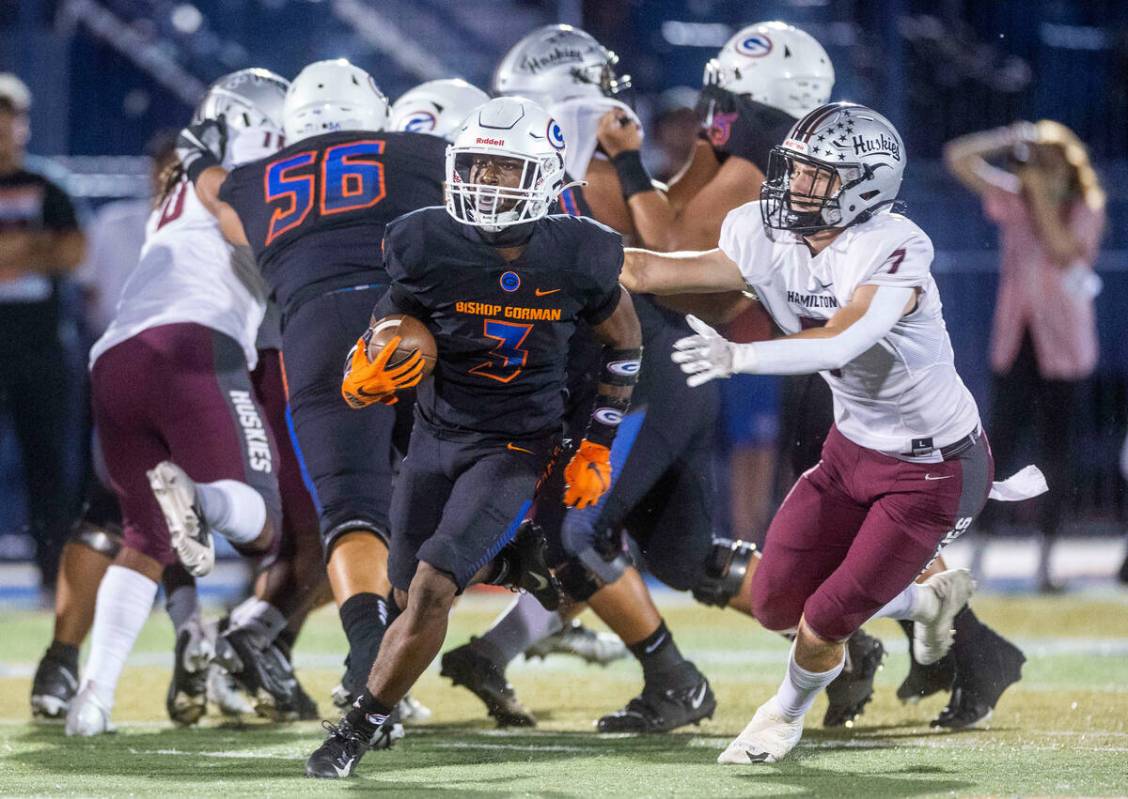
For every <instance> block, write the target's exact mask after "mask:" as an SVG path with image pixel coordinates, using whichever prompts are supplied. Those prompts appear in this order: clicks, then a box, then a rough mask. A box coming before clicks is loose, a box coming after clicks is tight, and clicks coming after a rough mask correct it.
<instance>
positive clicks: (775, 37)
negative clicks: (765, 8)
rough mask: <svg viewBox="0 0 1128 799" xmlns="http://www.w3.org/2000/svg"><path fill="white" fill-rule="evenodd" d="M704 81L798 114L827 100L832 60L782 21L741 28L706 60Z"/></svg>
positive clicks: (831, 86)
mask: <svg viewBox="0 0 1128 799" xmlns="http://www.w3.org/2000/svg"><path fill="white" fill-rule="evenodd" d="M705 84H706V85H715V86H719V87H720V88H722V89H724V90H726V91H729V92H732V93H733V94H745V95H748V96H750V97H751V98H752V99H753V100H755V101H756V102H758V103H763V104H764V105H769V106H771V107H772V108H778V109H779V110H781V111H785V112H787V113H788V114H791V116H793V117H801V116H803V115H804V114H806V113H807V112H808V111H810V110H811V109H812V108H817V107H818V106H820V105H823V104H825V103H827V102H828V101H829V100H830V93H831V92H832V91H833V90H834V65H833V64H831V63H830V56H828V55H827V54H826V50H824V49H823V46H822V45H821V44H819V43H818V42H817V41H816V40H815V38H814V37H813V36H811V34H809V33H807V32H806V31H801V30H799V29H798V28H796V27H793V26H791V25H788V24H787V23H785V22H761V23H758V24H756V25H749V26H748V27H747V28H742V29H741V30H740V31H738V32H737V33H736V35H735V36H733V37H732V38H731V39H729V40H728V41H727V42H725V46H724V47H722V48H721V51H720V52H719V53H717V57H716V58H713V59H710V61H709V62H708V63H707V64H706V65H705Z"/></svg>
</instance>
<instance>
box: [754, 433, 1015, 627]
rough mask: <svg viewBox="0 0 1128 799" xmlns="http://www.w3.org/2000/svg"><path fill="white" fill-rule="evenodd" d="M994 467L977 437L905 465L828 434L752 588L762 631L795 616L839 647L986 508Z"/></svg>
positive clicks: (771, 537)
mask: <svg viewBox="0 0 1128 799" xmlns="http://www.w3.org/2000/svg"><path fill="white" fill-rule="evenodd" d="M993 479H994V460H993V459H992V456H991V448H990V445H989V444H988V442H987V438H986V436H985V435H980V436H979V438H978V439H977V441H976V443H975V445H974V446H972V447H970V448H968V449H966V450H964V451H963V452H962V453H960V454H959V455H958V456H956V457H954V458H952V459H951V460H944V461H940V462H937V463H918V462H910V461H903V460H900V459H898V458H894V457H890V456H888V455H883V454H881V453H879V452H876V451H874V450H870V449H866V448H864V447H861V446H858V445H857V444H855V443H854V442H852V441H850V440H849V439H847V438H846V437H845V436H843V435H842V434H841V433H840V432H839V431H838V428H837V427H832V428H831V430H830V432H829V433H828V434H827V437H826V442H825V443H824V444H823V450H822V460H820V461H819V463H818V464H817V465H816V466H815V467H814V468H812V469H810V470H809V471H807V472H805V473H804V474H803V475H802V476H801V477H800V478H799V480H798V481H797V482H796V483H795V486H794V487H793V488H792V489H791V492H790V493H789V494H788V495H787V498H786V499H785V500H784V501H783V504H782V505H781V506H780V508H779V511H778V512H777V513H776V515H775V518H774V519H773V520H772V523H771V526H770V527H769V528H768V533H767V537H766V540H765V542H764V557H763V560H762V561H761V562H760V566H759V569H758V570H757V572H756V577H755V580H754V581H753V584H752V610H753V613H754V614H755V616H756V618H757V619H758V620H759V621H760V623H761V624H763V625H764V627H766V628H767V629H769V630H778V631H785V630H791V629H794V628H795V627H796V626H797V625H798V624H799V619H800V617H805V618H806V621H807V625H808V626H809V627H810V628H811V629H812V630H813V631H814V632H815V633H816V634H818V635H819V636H820V637H822V638H824V639H827V640H831V641H843V640H845V639H847V638H849V637H850V635H852V634H853V633H854V632H855V631H856V630H857V629H858V628H859V627H861V626H862V624H864V623H865V622H866V621H867V620H868V619H870V618H871V617H872V616H873V614H874V613H876V612H877V611H878V610H880V609H881V608H882V607H884V606H885V604H886V603H888V602H889V601H890V600H891V599H893V598H894V597H895V596H897V594H899V593H900V592H901V591H903V590H904V589H905V588H906V587H907V586H908V585H909V584H910V583H912V581H913V580H915V579H916V578H917V576H918V575H919V574H920V573H921V571H922V570H923V569H924V568H925V567H926V566H927V565H928V564H929V563H930V562H931V561H932V559H933V558H935V557H936V555H937V553H938V551H939V549H940V547H942V546H944V545H945V544H947V543H950V542H951V541H953V540H955V539H956V538H957V537H958V536H959V535H960V534H961V533H963V532H964V531H965V530H966V529H967V528H968V527H969V526H970V525H971V522H972V520H973V519H974V518H975V516H976V514H978V513H979V511H980V510H981V509H982V508H983V504H984V503H985V502H986V501H987V494H988V492H989V491H990V488H991V481H992V480H993Z"/></svg>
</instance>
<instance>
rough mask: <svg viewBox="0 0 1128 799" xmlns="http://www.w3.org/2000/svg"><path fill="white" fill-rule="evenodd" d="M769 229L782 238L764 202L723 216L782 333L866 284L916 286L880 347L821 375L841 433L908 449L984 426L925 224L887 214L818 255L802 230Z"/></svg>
mask: <svg viewBox="0 0 1128 799" xmlns="http://www.w3.org/2000/svg"><path fill="white" fill-rule="evenodd" d="M772 234H773V235H774V236H775V239H776V240H775V241H773V240H772V239H771V238H769V236H768V231H767V230H766V229H765V227H764V222H763V220H762V218H761V216H760V203H758V202H751V203H747V204H746V205H742V206H740V207H739V208H736V209H734V210H733V211H731V212H729V214H728V216H726V217H725V221H724V224H723V226H722V227H721V239H720V248H721V250H722V251H724V253H725V254H726V255H728V257H729V258H731V259H732V260H733V261H734V262H735V263H736V264H737V266H739V267H740V271H741V274H743V276H744V280H745V282H746V283H747V284H748V285H749V287H750V288H752V289H753V290H754V291H755V293H756V295H757V296H758V297H759V299H760V302H761V303H762V304H763V306H764V308H765V309H766V310H767V311H768V313H769V314H770V315H771V316H772V318H773V319H774V320H775V322H776V324H778V325H779V327H780V329H781V330H783V332H785V333H798V332H799V331H801V330H803V329H805V328H809V327H812V326H821V325H824V324H826V322H827V320H829V319H830V318H831V317H832V316H834V314H835V313H837V312H838V310H839V309H840V308H842V307H843V306H845V305H846V304H847V303H848V302H849V301H850V298H851V296H852V295H853V294H854V291H855V290H856V289H857V288H858V287H859V286H863V285H877V286H901V287H905V288H915V289H917V290H918V294H917V307H916V309H915V310H914V311H913V312H912V313H910V314H908V315H907V316H903V317H902V318H901V319H900V321H898V322H897V324H896V325H894V326H893V329H892V330H891V331H890V332H889V333H888V334H887V335H886V336H885V337H884V338H882V339H881V340H880V341H879V342H878V343H877V344H876V345H874V346H873V347H871V348H870V349H869V350H868V351H866V352H864V353H862V354H861V355H860V356H858V357H857V358H855V359H854V360H853V361H851V362H850V363H848V364H847V365H846V366H844V367H843V368H842V369H837V370H834V371H833V372H822V373H821V374H822V376H823V377H824V378H825V379H826V381H827V382H828V383H829V384H830V388H831V390H832V392H833V394H834V418H835V424H836V425H837V426H838V429H839V430H840V431H841V432H842V434H843V435H844V436H846V437H847V438H849V439H850V440H851V441H853V442H854V443H856V444H858V445H859V446H863V447H867V448H869V449H874V450H877V451H879V452H886V453H890V454H896V455H899V456H902V457H903V456H904V455H906V454H910V453H912V452H913V450H914V449H917V450H918V452H920V451H921V449H922V447H921V441H920V440H921V439H932V444H931V446H932V447H935V448H940V447H944V446H946V445H948V444H951V443H954V442H956V441H958V440H959V439H961V438H963V437H964V436H966V435H968V434H969V433H972V432H974V431H976V430H977V429H978V428H979V409H978V408H977V407H976V404H975V400H974V399H973V398H972V396H971V392H969V391H968V390H967V387H966V386H964V384H963V381H962V380H961V379H960V376H959V375H958V374H957V373H956V367H955V364H954V362H953V353H952V345H951V342H950V341H949V339H948V330H947V327H946V326H945V325H944V317H943V314H942V309H941V305H940V295H939V292H938V291H937V288H936V282H935V281H934V280H933V278H932V275H931V273H930V271H929V270H930V267H931V265H932V252H933V251H932V242H931V241H930V240H929V238H928V236H927V235H926V234H925V233H924V231H922V230H921V229H920V228H919V227H917V226H916V224H914V223H913V222H911V221H910V220H909V219H907V218H905V217H903V216H901V215H900V214H893V213H881V214H877V215H876V216H874V217H873V218H872V219H870V220H869V221H866V222H862V223H860V224H857V225H853V226H851V227H848V228H846V230H845V231H844V232H843V233H841V234H839V236H838V237H837V238H836V239H834V241H833V242H832V243H831V244H830V245H829V246H828V247H827V248H826V249H824V250H823V251H822V252H820V253H819V254H818V255H815V256H812V255H811V253H810V250H808V249H807V246H806V244H804V243H803V241H802V240H801V239H800V238H799V237H797V236H795V235H793V234H790V233H786V232H782V231H772ZM920 454H923V453H920ZM930 457H939V456H938V455H936V454H933V455H931V456H930Z"/></svg>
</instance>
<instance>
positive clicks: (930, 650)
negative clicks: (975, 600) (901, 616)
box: [913, 569, 975, 666]
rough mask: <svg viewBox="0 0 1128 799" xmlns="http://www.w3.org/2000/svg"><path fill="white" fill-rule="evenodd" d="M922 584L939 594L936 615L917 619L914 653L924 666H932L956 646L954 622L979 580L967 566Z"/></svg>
mask: <svg viewBox="0 0 1128 799" xmlns="http://www.w3.org/2000/svg"><path fill="white" fill-rule="evenodd" d="M920 587H921V588H923V589H927V590H930V591H932V593H933V594H934V595H935V597H936V611H935V616H933V618H932V619H931V620H929V621H927V622H920V621H916V622H913V656H914V657H916V659H917V662H918V663H920V664H921V665H922V666H928V665H931V664H933V663H935V662H936V661H938V660H940V658H942V657H944V655H946V654H948V650H949V649H951V648H952V642H953V641H955V638H956V631H955V630H954V629H952V624H953V623H954V622H955V619H956V616H957V614H959V612H960V611H961V610H963V607H964V605H966V604H967V601H968V600H969V599H971V595H972V594H974V593H975V580H973V579H971V572H969V571H968V570H967V569H949V570H948V571H946V572H940V573H939V574H934V575H932V576H931V577H929V578H928V579H927V580H925V581H924V582H923V583H921V584H920Z"/></svg>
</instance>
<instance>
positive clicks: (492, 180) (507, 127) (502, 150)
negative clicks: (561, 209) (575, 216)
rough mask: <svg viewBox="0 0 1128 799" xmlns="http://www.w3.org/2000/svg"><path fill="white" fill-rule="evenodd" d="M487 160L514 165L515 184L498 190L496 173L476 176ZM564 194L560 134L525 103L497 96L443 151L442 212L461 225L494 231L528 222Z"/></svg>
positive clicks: (544, 115) (537, 109)
mask: <svg viewBox="0 0 1128 799" xmlns="http://www.w3.org/2000/svg"><path fill="white" fill-rule="evenodd" d="M490 157H493V158H495V159H509V160H510V161H512V162H516V163H514V164H513V169H514V178H513V180H512V183H514V184H515V185H511V186H503V185H501V182H500V178H499V176H498V173H497V170H493V171H492V172H491V173H489V174H486V175H483V174H482V173H481V172H480V171H479V170H480V164H481V163H482V162H483V161H485V160H487V159H489V158H490ZM518 169H519V172H518V171H516V170H518ZM563 189H564V133H563V132H562V131H561V129H560V125H559V124H558V123H557V122H556V120H555V119H553V118H552V117H551V116H549V115H548V112H546V111H545V110H544V109H543V108H541V107H540V106H539V105H537V104H536V103H534V102H533V101H531V100H529V99H527V98H524V97H496V98H494V99H493V100H490V101H489V102H487V103H485V104H484V105H481V106H479V107H478V108H476V109H475V110H474V111H473V112H471V114H470V116H469V118H468V119H467V120H466V122H465V123H464V124H463V125H462V128H461V129H460V130H459V131H458V133H457V135H456V136H455V137H454V142H453V143H452V144H451V145H450V146H448V147H447V153H446V207H447V212H448V213H450V215H451V216H453V217H454V218H455V219H457V220H458V221H459V222H462V223H463V224H466V225H473V226H474V227H479V228H482V229H484V230H488V231H491V232H496V231H498V230H501V229H502V228H505V227H510V226H511V225H518V224H521V223H522V222H532V221H534V220H536V219H540V218H542V217H543V216H545V215H546V214H547V213H548V211H549V208H550V206H551V205H552V203H553V202H554V201H555V200H556V197H557V195H559V194H560V192H561V191H562V190H563Z"/></svg>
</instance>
